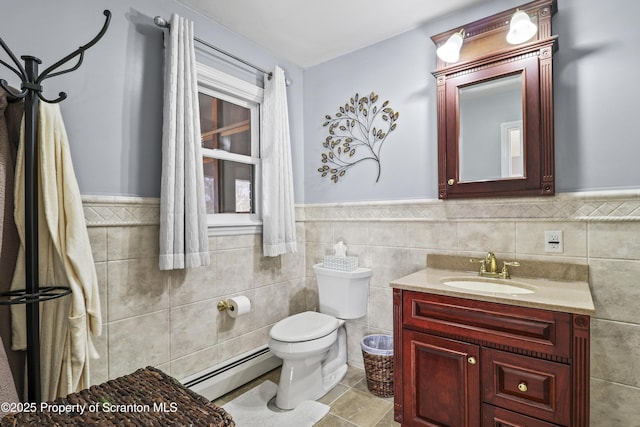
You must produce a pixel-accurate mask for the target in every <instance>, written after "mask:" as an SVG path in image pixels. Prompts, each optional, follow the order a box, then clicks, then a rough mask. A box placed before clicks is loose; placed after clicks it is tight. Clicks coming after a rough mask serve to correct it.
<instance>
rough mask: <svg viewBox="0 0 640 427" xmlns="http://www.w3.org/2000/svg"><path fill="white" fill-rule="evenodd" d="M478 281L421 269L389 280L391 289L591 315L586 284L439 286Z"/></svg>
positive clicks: (462, 273)
mask: <svg viewBox="0 0 640 427" xmlns="http://www.w3.org/2000/svg"><path fill="white" fill-rule="evenodd" d="M461 277H463V278H469V279H474V278H477V279H480V276H478V274H477V273H473V272H468V271H458V270H446V269H437V268H425V269H424V270H420V271H417V272H415V273H413V274H409V275H408V276H404V277H401V278H399V279H396V280H393V281H392V282H391V284H390V286H391V287H392V288H397V289H404V290H409V291H417V292H426V293H431V294H437V295H448V296H453V297H460V298H469V299H473V300H478V301H490V302H499V303H503V304H510V305H516V306H521V307H532V308H541V309H545V310H553V311H562V312H567V313H576V314H586V315H592V314H594V313H595V308H594V306H593V299H592V298H591V291H590V289H589V284H588V283H587V282H586V281H560V280H547V279H538V278H528V277H526V278H518V277H514V278H512V279H510V280H511V281H512V282H513V283H514V284H521V285H523V287H526V288H529V289H531V290H533V291H534V292H533V293H530V294H504V293H492V292H484V291H478V290H466V289H460V288H454V287H451V286H447V285H445V284H443V283H442V281H443V280H444V279H447V278H461Z"/></svg>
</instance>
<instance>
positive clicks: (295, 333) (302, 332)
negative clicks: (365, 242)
mask: <svg viewBox="0 0 640 427" xmlns="http://www.w3.org/2000/svg"><path fill="white" fill-rule="evenodd" d="M313 271H314V273H315V275H316V279H317V281H318V297H319V300H320V312H319V313H318V312H315V311H306V312H304V313H299V314H295V315H293V316H289V317H287V318H286V319H283V320H281V321H279V322H278V323H276V324H275V325H273V328H271V332H270V333H269V335H270V336H271V338H270V339H269V348H270V349H271V351H272V352H273V353H274V354H275V355H276V356H278V357H279V358H281V359H282V372H281V374H280V384H278V394H277V395H276V406H278V407H279V408H281V409H293V408H295V407H296V406H297V405H298V404H300V403H301V402H303V401H305V400H316V399H318V398H320V397H322V396H324V395H325V394H326V393H327V392H328V391H329V390H331V389H332V388H333V387H335V386H336V385H337V384H338V383H339V382H340V380H341V379H342V378H343V377H344V374H345V373H346V372H347V332H346V330H345V327H344V320H345V319H357V318H359V317H363V316H365V315H366V314H367V302H368V300H369V277H371V269H369V268H357V269H355V270H353V271H339V270H331V269H328V268H324V267H323V266H322V264H316V265H314V266H313Z"/></svg>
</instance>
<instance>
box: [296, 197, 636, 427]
mask: <svg viewBox="0 0 640 427" xmlns="http://www.w3.org/2000/svg"><path fill="white" fill-rule="evenodd" d="M545 230H562V231H563V237H564V252H563V253H562V254H548V253H545V252H544V231H545ZM305 232H306V240H305V251H306V254H305V257H306V264H307V276H310V275H311V271H310V266H311V265H312V264H313V263H316V262H319V261H321V259H322V256H323V255H324V253H325V252H327V251H330V250H331V247H332V244H333V242H335V241H338V240H344V241H345V243H346V244H347V245H348V247H349V250H348V252H350V253H352V254H356V255H358V256H359V260H360V265H362V266H367V267H371V268H372V269H373V277H372V280H371V287H370V297H369V298H370V300H369V312H368V315H367V317H365V318H363V319H358V320H354V321H349V322H347V329H348V335H349V343H348V350H349V358H350V363H351V364H353V365H356V366H362V355H361V353H360V344H359V340H360V339H361V337H362V336H364V335H367V334H370V333H386V334H391V333H392V297H391V290H390V289H389V287H388V283H389V281H391V280H392V279H394V278H397V277H401V276H403V275H405V274H409V273H412V272H414V271H416V270H418V269H421V268H424V264H425V256H426V254H427V253H442V254H458V255H467V256H474V257H481V256H484V255H485V254H486V252H487V251H489V250H491V251H493V252H495V254H496V256H497V257H498V258H499V259H507V260H512V259H513V260H516V259H517V260H519V261H520V262H521V263H525V262H536V261H537V260H549V261H550V260H553V261H563V262H571V263H578V264H588V265H589V274H590V284H591V289H592V295H593V299H594V304H595V307H596V314H595V316H593V317H592V321H591V425H593V426H604V425H607V426H621V427H622V426H631V425H639V424H638V420H639V419H640V407H639V406H638V404H637V402H640V311H639V310H638V306H639V304H640V195H639V194H637V193H594V194H576V195H559V196H556V197H553V198H536V199H531V198H528V199H503V200H489V199H487V200H475V201H446V202H441V201H429V202H414V203H373V204H359V203H354V204H340V205H338V204H336V205H317V206H306V207H305ZM512 274H513V275H514V277H516V276H517V268H514V269H513V270H512Z"/></svg>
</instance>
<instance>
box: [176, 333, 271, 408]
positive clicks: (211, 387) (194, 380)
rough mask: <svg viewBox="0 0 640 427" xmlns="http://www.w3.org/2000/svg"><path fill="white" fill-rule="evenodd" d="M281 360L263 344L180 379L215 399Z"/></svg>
mask: <svg viewBox="0 0 640 427" xmlns="http://www.w3.org/2000/svg"><path fill="white" fill-rule="evenodd" d="M281 364H282V360H281V359H280V358H278V357H276V356H275V355H274V354H273V353H272V352H271V350H269V347H267V346H266V345H264V346H261V347H258V348H257V349H254V350H251V351H249V352H247V353H244V354H241V355H240V356H237V357H235V358H233V359H230V360H226V361H224V362H223V363H221V364H218V365H215V366H213V367H212V368H209V369H207V370H205V371H202V372H199V373H197V374H194V375H192V376H189V377H187V378H184V379H183V380H181V382H182V384H183V385H184V386H186V387H188V388H189V389H190V390H192V391H194V392H196V393H198V394H200V395H202V396H204V397H206V398H207V399H209V400H215V399H217V398H218V397H220V396H222V395H224V394H226V393H228V392H230V391H231V390H235V389H236V388H238V387H240V386H242V385H244V384H246V383H248V382H249V381H251V380H253V379H255V378H257V377H259V376H260V375H263V374H265V373H267V372H269V371H271V370H273V369H275V368H277V367H278V366H280V365H281Z"/></svg>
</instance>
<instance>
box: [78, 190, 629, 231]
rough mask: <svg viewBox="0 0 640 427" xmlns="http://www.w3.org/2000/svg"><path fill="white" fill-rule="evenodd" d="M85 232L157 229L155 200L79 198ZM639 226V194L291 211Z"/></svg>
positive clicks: (327, 216)
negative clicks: (115, 228)
mask: <svg viewBox="0 0 640 427" xmlns="http://www.w3.org/2000/svg"><path fill="white" fill-rule="evenodd" d="M82 201H83V207H84V216H85V219H86V222H87V226H89V227H105V226H106V227H109V226H133V225H157V224H159V222H160V200H159V199H158V198H144V197H111V196H84V197H83V198H82ZM505 219H508V220H523V221H524V220H526V221H589V222H601V221H607V222H608V221H640V191H637V190H633V191H615V192H614V191H602V192H588V193H587V192H585V193H563V194H558V195H556V196H553V197H529V198H505V199H472V200H446V201H443V200H403V201H377V202H375V201H374V202H353V203H331V204H318V205H313V204H310V205H298V206H296V220H297V221H303V222H309V221H504V220H505Z"/></svg>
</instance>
